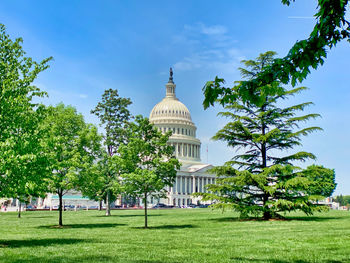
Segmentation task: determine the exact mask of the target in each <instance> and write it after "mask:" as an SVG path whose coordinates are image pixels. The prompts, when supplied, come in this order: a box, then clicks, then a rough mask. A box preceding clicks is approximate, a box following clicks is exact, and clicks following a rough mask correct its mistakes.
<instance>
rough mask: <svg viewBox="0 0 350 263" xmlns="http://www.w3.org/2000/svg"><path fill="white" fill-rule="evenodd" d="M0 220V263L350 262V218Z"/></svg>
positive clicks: (69, 215)
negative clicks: (60, 222)
mask: <svg viewBox="0 0 350 263" xmlns="http://www.w3.org/2000/svg"><path fill="white" fill-rule="evenodd" d="M112 213H113V216H111V217H108V218H107V217H105V216H103V211H78V212H74V211H66V212H64V217H63V220H64V221H63V223H64V224H66V227H64V228H63V229H58V228H55V227H54V226H55V225H57V212H49V211H47V212H37V211H35V212H25V213H23V217H22V218H21V219H17V218H16V214H15V213H1V214H0V262H35V263H41V262H135V263H136V262H137V263H141V262H149V263H151V262H152V263H155V262H174V263H175V262H178V263H182V262H282V263H286V262H298V263H302V262H350V212H346V211H331V212H328V213H324V214H316V215H315V216H313V217H305V216H303V215H302V214H292V215H287V216H288V218H289V219H291V220H288V221H269V222H264V221H239V220H237V218H236V216H237V214H235V213H232V212H226V213H224V214H222V213H221V212H219V211H212V210H211V209H173V210H151V211H149V213H150V216H149V226H150V229H143V228H142V226H143V219H144V218H143V211H142V210H124V211H122V210H121V211H118V210H115V211H112Z"/></svg>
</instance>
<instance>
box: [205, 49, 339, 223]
mask: <svg viewBox="0 0 350 263" xmlns="http://www.w3.org/2000/svg"><path fill="white" fill-rule="evenodd" d="M274 55H275V52H271V51H269V52H266V53H264V54H261V55H260V56H259V57H258V58H257V60H255V61H254V60H248V61H243V63H244V65H245V66H246V67H247V68H240V71H241V74H242V76H243V77H244V78H245V79H251V78H254V77H255V76H256V75H257V74H259V72H261V71H262V70H263V69H264V68H265V67H266V66H268V65H269V64H271V63H272V62H273V56H274ZM237 83H238V85H236V86H235V87H233V88H232V94H233V95H234V96H235V98H236V99H235V100H234V101H233V102H231V103H229V104H226V105H225V110H227V111H225V112H221V113H219V115H220V116H224V117H227V118H229V119H230V120H231V121H230V122H229V123H227V124H226V125H225V126H224V127H223V128H222V129H221V130H219V131H218V132H217V133H216V135H215V136H214V137H213V139H214V140H220V141H225V142H226V143H227V144H228V145H229V146H231V147H233V149H235V150H238V154H237V155H235V156H234V157H233V158H232V159H231V160H230V161H228V162H226V163H225V165H224V166H220V167H216V168H214V169H213V172H215V173H216V174H217V176H218V179H217V183H216V184H215V185H209V187H208V190H209V191H210V192H209V193H201V194H200V195H202V196H203V198H204V199H205V200H213V201H215V203H216V204H215V205H214V206H215V207H218V208H233V209H234V210H236V211H239V212H240V213H241V216H243V217H246V216H250V215H254V216H259V215H263V218H264V219H270V218H273V217H279V214H278V212H283V211H293V210H301V211H303V212H305V213H306V214H312V212H313V211H314V210H315V209H316V210H320V209H322V208H324V207H322V206H320V205H318V200H321V199H324V198H325V197H327V196H329V195H331V194H332V192H333V190H334V188H335V183H334V171H333V170H330V169H326V168H324V167H322V166H316V165H312V166H309V167H307V168H306V169H301V168H300V167H297V166H294V165H293V162H295V161H306V160H308V159H316V157H315V156H314V155H313V154H312V153H309V152H306V151H299V152H295V153H291V154H288V155H283V153H286V152H288V153H290V152H291V150H293V148H295V147H296V146H300V145H301V142H300V141H301V137H302V136H306V135H308V134H310V133H312V132H314V131H318V130H321V128H319V127H307V128H301V127H300V126H299V124H300V123H301V122H305V121H308V120H310V119H314V118H317V117H319V114H305V115H298V113H302V112H303V110H304V109H305V108H306V107H307V106H309V105H311V104H312V102H305V103H301V104H298V105H293V106H289V107H281V106H280V105H281V103H280V102H281V100H284V99H287V98H289V97H290V96H293V95H296V94H298V93H299V92H301V91H303V90H305V89H306V88H305V87H299V88H293V89H290V90H288V89H285V88H283V87H281V86H280V85H279V83H278V82H273V83H272V84H269V86H272V87H269V88H268V89H267V88H266V87H260V88H258V89H256V90H255V91H253V93H254V101H255V102H256V100H255V98H257V97H258V98H259V103H250V101H249V99H248V100H247V99H246V98H247V97H246V96H247V94H242V92H241V90H240V89H239V83H240V82H237ZM270 90H274V92H272V93H270V92H269V91H270ZM243 98H244V99H243Z"/></svg>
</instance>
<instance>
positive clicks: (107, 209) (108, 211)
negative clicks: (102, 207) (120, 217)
mask: <svg viewBox="0 0 350 263" xmlns="http://www.w3.org/2000/svg"><path fill="white" fill-rule="evenodd" d="M109 195H110V194H109V191H107V195H106V216H110V215H111V204H110V196H109Z"/></svg>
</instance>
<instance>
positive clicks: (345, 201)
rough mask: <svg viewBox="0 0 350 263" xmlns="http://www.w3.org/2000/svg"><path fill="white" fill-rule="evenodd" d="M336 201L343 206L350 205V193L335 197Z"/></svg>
mask: <svg viewBox="0 0 350 263" xmlns="http://www.w3.org/2000/svg"><path fill="white" fill-rule="evenodd" d="M334 201H336V202H338V203H339V204H340V205H341V206H348V207H350V195H338V196H336V197H335V198H334Z"/></svg>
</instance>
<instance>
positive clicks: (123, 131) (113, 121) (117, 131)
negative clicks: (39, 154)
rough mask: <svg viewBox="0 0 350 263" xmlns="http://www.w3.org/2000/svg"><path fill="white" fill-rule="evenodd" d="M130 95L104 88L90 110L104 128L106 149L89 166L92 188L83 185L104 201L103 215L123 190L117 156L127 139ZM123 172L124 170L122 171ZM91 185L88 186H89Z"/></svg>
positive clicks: (95, 196)
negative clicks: (93, 107) (95, 162)
mask: <svg viewBox="0 0 350 263" xmlns="http://www.w3.org/2000/svg"><path fill="white" fill-rule="evenodd" d="M131 103H132V102H131V100H130V99H129V98H122V97H119V94H118V91H117V90H113V89H108V90H105V92H104V94H103V95H102V100H101V102H99V103H98V104H97V106H96V108H95V109H94V110H92V111H91V113H93V114H95V115H96V116H97V117H98V118H99V119H100V124H101V126H104V128H105V137H104V144H105V145H106V148H107V152H106V153H103V154H102V155H101V159H100V160H99V161H98V163H97V164H95V165H94V167H92V170H93V171H94V172H92V173H91V175H93V176H95V179H94V182H95V183H94V184H93V187H92V189H94V191H91V190H92V189H89V187H88V188H86V191H83V192H84V193H86V194H87V195H88V196H89V197H90V198H94V199H98V200H101V198H103V199H105V200H106V206H107V209H106V215H107V216H109V215H110V202H111V200H115V199H116V198H117V196H118V195H120V194H121V192H122V190H121V189H122V187H121V177H120V174H121V173H122V171H123V170H122V169H121V161H122V160H121V159H120V158H119V157H118V155H119V153H118V150H119V147H120V146H121V145H124V144H126V143H127V142H128V137H129V134H128V130H127V127H128V126H129V120H130V118H131V114H130V111H129V109H128V106H130V105H131ZM123 172H125V171H123ZM90 188H91V186H90Z"/></svg>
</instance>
